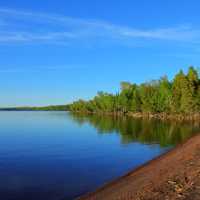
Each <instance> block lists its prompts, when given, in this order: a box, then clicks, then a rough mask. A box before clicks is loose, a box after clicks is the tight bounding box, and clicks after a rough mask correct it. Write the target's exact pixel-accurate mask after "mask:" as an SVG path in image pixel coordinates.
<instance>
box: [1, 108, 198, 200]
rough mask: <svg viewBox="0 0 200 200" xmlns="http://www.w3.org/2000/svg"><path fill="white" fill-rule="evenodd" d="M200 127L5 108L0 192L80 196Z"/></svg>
mask: <svg viewBox="0 0 200 200" xmlns="http://www.w3.org/2000/svg"><path fill="white" fill-rule="evenodd" d="M199 130H200V128H199V124H198V123H197V124H189V123H188V124H186V123H184V124H183V123H171V122H161V121H158V120H141V119H133V118H130V117H116V116H115V117H114V116H97V115H80V114H72V113H68V112H4V111H3V112H0V177H1V179H0V197H1V199H3V200H25V199H26V200H27V199H29V200H44V199H48V200H64V199H66V200H70V199H74V198H76V197H78V196H80V195H82V194H85V193H87V192H91V191H93V190H95V189H96V188H98V187H100V186H101V185H103V184H105V183H107V182H109V181H111V180H113V179H116V178H118V177H120V176H122V175H123V174H125V173H127V172H128V171H130V170H132V169H134V168H136V167H138V166H140V165H142V164H144V163H145V162H147V161H149V160H151V159H153V158H155V157H157V156H159V155H161V154H163V153H164V152H166V151H168V150H169V149H171V148H173V147H174V146H175V145H176V144H179V143H181V142H183V141H184V140H187V139H188V138H190V137H191V136H192V135H194V134H196V133H198V132H199Z"/></svg>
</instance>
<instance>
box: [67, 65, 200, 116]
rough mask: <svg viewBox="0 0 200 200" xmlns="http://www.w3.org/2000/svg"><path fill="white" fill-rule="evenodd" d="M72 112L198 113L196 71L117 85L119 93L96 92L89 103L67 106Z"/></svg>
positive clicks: (199, 95)
mask: <svg viewBox="0 0 200 200" xmlns="http://www.w3.org/2000/svg"><path fill="white" fill-rule="evenodd" d="M69 110H70V111H74V112H91V113H99V112H106V113H128V112H133V113H169V114H171V113H185V114H191V113H198V112H199V111H200V78H199V73H198V70H197V69H196V68H194V67H189V69H188V71H187V73H184V72H183V70H180V71H179V72H178V73H177V74H176V75H175V77H174V78H173V80H171V81H170V80H169V79H168V78H167V77H166V76H164V77H162V78H160V79H159V80H153V81H150V82H146V83H142V84H135V83H129V82H121V89H120V92H118V93H116V94H110V93H106V92H98V93H97V95H96V96H95V97H94V98H93V99H91V100H89V101H85V100H82V99H80V100H78V101H75V102H73V103H72V104H70V105H69Z"/></svg>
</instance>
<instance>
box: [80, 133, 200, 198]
mask: <svg viewBox="0 0 200 200" xmlns="http://www.w3.org/2000/svg"><path fill="white" fill-rule="evenodd" d="M78 199H79V200H174V199H187V200H199V199H200V135H196V136H194V137H192V138H191V139H189V140H188V141H186V142H185V143H183V144H180V145H178V146H177V147H176V148H174V149H173V150H171V151H169V152H168V153H166V154H164V155H162V156H160V157H158V158H156V159H154V160H152V161H150V162H148V163H146V164H145V165H143V166H141V167H139V168H137V169H135V170H133V171H131V172H129V173H128V174H126V175H124V176H123V177H120V178H119V179H117V180H114V181H112V182H110V183H108V184H106V185H104V186H103V187H101V188H99V189H97V190H96V191H95V192H92V193H89V194H86V195H84V196H82V197H80V198H78Z"/></svg>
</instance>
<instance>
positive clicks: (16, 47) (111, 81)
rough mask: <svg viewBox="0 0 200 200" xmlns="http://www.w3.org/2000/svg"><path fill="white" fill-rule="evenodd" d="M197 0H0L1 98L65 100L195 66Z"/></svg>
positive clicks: (199, 49)
mask: <svg viewBox="0 0 200 200" xmlns="http://www.w3.org/2000/svg"><path fill="white" fill-rule="evenodd" d="M199 7H200V2H199V1H197V0H196V1H195V0H191V1H188V0H176V1H174V0H167V1H160V0H151V1H147V0H140V1H139V0H137V1H136V0H118V1H116V0H109V1H108V0H101V1H99V0H84V1H82V0H59V1H53V0H45V1H39V0H29V1H27V0H6V1H0V91H1V98H0V106H1V107H2V106H22V105H47V104H63V103H68V102H71V101H73V100H76V99H78V98H86V99H88V98H90V97H92V96H94V95H95V94H96V92H97V91H100V90H103V91H107V92H116V91H118V88H119V83H120V81H131V82H136V83H141V82H144V81H149V80H151V79H157V78H159V77H160V76H162V75H165V74H166V75H168V77H169V78H171V77H172V76H173V75H174V74H175V73H176V72H177V71H178V70H179V69H181V68H182V69H184V70H186V69H187V67H188V66H190V65H194V66H197V67H198V66H199V64H200V59H199V53H200V16H199V14H198V13H199Z"/></svg>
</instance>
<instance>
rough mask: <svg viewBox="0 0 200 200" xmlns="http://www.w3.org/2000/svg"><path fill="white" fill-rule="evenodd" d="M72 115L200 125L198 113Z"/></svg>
mask: <svg viewBox="0 0 200 200" xmlns="http://www.w3.org/2000/svg"><path fill="white" fill-rule="evenodd" d="M69 112H70V113H74V114H81V115H99V116H103V115H107V116H113V117H132V118H135V119H147V120H151V119H155V120H161V121H175V122H199V123H200V113H191V114H184V113H182V114H179V113H173V114H169V113H140V112H138V113H134V112H125V113H123V112H79V111H76V112H75V111H69Z"/></svg>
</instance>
